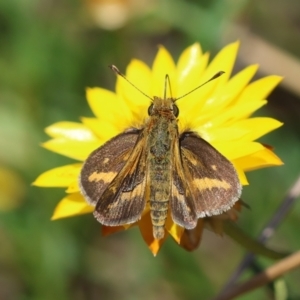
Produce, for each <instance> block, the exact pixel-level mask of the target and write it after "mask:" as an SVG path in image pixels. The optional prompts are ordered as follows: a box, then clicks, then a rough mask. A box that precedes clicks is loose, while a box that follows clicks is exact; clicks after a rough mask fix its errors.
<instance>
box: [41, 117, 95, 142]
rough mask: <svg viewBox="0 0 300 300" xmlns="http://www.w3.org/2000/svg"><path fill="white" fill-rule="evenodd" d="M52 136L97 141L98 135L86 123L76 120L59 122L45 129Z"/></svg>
mask: <svg viewBox="0 0 300 300" xmlns="http://www.w3.org/2000/svg"><path fill="white" fill-rule="evenodd" d="M45 131H46V133H47V134H48V135H49V136H51V137H52V138H66V139H69V140H74V141H83V142H84V141H95V140H97V137H96V136H95V135H94V134H93V132H92V131H91V130H90V129H89V128H88V127H86V126H85V125H84V124H81V123H76V122H66V121H65V122H57V123H55V124H52V125H50V126H48V127H47V128H46V129H45Z"/></svg>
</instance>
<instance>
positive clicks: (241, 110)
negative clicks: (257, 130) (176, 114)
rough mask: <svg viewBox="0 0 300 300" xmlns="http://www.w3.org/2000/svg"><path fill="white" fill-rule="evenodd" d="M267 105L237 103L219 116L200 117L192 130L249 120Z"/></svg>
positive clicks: (259, 102)
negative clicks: (198, 127)
mask: <svg viewBox="0 0 300 300" xmlns="http://www.w3.org/2000/svg"><path fill="white" fill-rule="evenodd" d="M266 103H267V101H266V100H258V101H251V102H247V103H244V102H242V103H237V104H236V105H235V106H230V107H228V108H227V109H226V111H223V112H222V113H219V114H218V115H215V116H214V115H213V114H206V115H203V116H201V117H199V118H198V119H195V120H194V121H193V125H192V126H191V128H197V126H204V127H207V128H209V127H217V126H221V125H222V126H224V125H225V124H226V125H230V124H232V123H234V122H236V121H237V120H242V119H244V118H248V117H249V116H250V115H251V114H252V113H253V112H255V111H256V110H258V109H259V108H260V107H262V106H263V105H265V104H266Z"/></svg>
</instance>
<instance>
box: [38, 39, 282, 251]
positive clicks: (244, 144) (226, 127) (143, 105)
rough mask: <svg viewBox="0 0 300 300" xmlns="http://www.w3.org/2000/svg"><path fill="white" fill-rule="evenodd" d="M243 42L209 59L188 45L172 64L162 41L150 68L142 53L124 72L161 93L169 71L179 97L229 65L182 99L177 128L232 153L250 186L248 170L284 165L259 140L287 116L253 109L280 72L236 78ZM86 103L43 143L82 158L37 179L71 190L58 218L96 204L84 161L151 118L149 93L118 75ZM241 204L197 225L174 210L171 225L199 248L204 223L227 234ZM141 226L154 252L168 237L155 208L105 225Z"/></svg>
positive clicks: (185, 243)
mask: <svg viewBox="0 0 300 300" xmlns="http://www.w3.org/2000/svg"><path fill="white" fill-rule="evenodd" d="M238 46H239V44H238V43H237V42H236V43H232V44H230V45H228V46H226V47H225V48H223V49H222V50H221V51H220V52H219V53H218V54H217V56H216V57H215V58H214V59H213V60H212V62H211V63H209V64H208V58H209V55H208V53H202V51H201V47H200V45H199V44H194V45H192V46H190V47H188V48H187V49H186V50H185V51H184V52H183V53H182V54H181V56H180V57H179V60H178V62H177V64H175V63H174V61H173V59H172V57H171V55H170V54H169V52H168V51H167V50H166V49H165V48H164V47H160V48H159V51H158V53H157V55H156V57H155V59H154V63H153V66H152V69H151V68H149V67H148V66H147V65H146V64H144V63H143V62H142V61H139V60H133V61H132V62H131V63H130V64H129V66H128V68H127V71H126V76H127V78H128V79H129V80H130V81H131V82H133V83H134V84H135V85H136V86H137V87H138V88H139V89H140V90H142V91H143V92H144V93H146V94H147V95H150V96H154V95H155V96H163V93H164V82H165V79H164V78H165V75H166V74H168V75H169V77H170V86H171V89H172V96H173V97H175V98H176V97H180V96H181V95H184V94H185V93H187V92H189V91H191V90H192V89H194V88H195V87H197V86H198V85H200V84H201V83H203V82H205V81H206V80H208V79H209V78H211V77H212V76H213V75H214V74H216V73H217V72H218V71H220V70H222V71H225V74H224V75H223V76H221V77H220V78H218V79H216V80H214V81H212V82H210V83H209V84H207V85H205V86H203V87H201V88H200V89H198V90H196V91H194V92H193V93H191V94H189V95H187V96H186V97H184V98H183V99H181V100H180V101H178V102H176V104H177V105H178V107H179V112H180V114H179V119H178V122H179V131H180V132H183V131H184V130H186V129H188V130H192V131H194V132H197V133H198V134H199V135H200V136H201V137H202V138H204V139H205V140H206V141H208V142H209V143H210V144H211V145H212V146H213V147H215V148H216V149H217V150H218V151H219V152H220V153H221V154H223V155H224V156H225V157H227V159H229V160H230V161H231V162H232V164H233V165H234V167H235V168H236V170H237V173H238V176H239V179H240V182H241V184H243V185H247V184H248V182H247V179H246V176H245V172H247V171H250V170H255V169H259V168H263V167H268V166H276V165H281V164H282V162H281V160H280V159H279V158H278V157H277V156H276V155H275V154H274V153H273V152H272V151H271V150H270V149H269V148H268V147H266V146H265V145H263V144H261V143H259V142H256V141H255V140H256V139H258V138H260V137H261V136H263V135H265V134H266V133H268V132H270V131H272V130H274V129H276V128H278V127H280V126H281V125H282V123H280V122H279V121H277V120H275V119H272V118H267V117H253V118H251V117H250V116H251V115H252V114H253V112H255V111H256V110H257V109H259V108H260V107H262V106H263V105H265V104H266V103H267V101H266V100H265V98H266V97H267V95H268V94H269V93H270V92H271V91H272V90H273V88H274V87H275V86H276V85H277V84H278V83H279V82H280V81H281V77H279V76H268V77H265V78H262V79H260V80H256V81H254V82H251V83H249V82H250V81H251V79H252V77H253V76H254V74H255V72H256V71H257V69H258V66H257V65H251V66H249V67H247V68H245V69H244V70H242V71H241V72H239V73H238V74H236V75H235V76H233V77H231V78H230V75H231V71H232V68H233V65H234V62H235V59H236V55H237V51H238ZM86 93H87V100H88V103H89V105H90V107H91V109H92V111H93V113H94V115H95V117H94V118H82V119H81V123H76V122H59V123H56V124H53V125H51V126H49V127H48V128H46V133H47V134H48V135H49V136H50V137H51V140H49V141H47V142H45V143H44V144H43V146H44V147H45V148H47V149H49V150H51V151H54V152H56V153H59V154H62V155H65V156H68V157H70V158H73V159H75V160H77V161H80V162H79V163H75V164H71V165H67V166H62V167H58V168H55V169H52V170H49V171H47V172H45V173H43V174H41V175H40V176H39V177H38V178H37V179H36V181H35V182H34V185H36V186H40V187H63V188H66V196H65V197H64V198H63V199H62V200H61V201H60V202H59V204H58V205H57V207H56V209H55V211H54V214H53V216H52V219H53V220H56V219H59V218H64V217H70V216H75V215H80V214H84V213H90V212H92V211H93V210H94V207H92V206H90V205H88V204H87V202H86V201H85V200H84V198H83V196H82V195H81V193H80V191H79V186H78V176H79V173H80V170H81V167H82V162H83V161H84V160H85V159H86V158H87V157H88V155H89V154H90V153H91V152H92V151H93V150H95V149H96V148H98V147H99V146H101V145H103V144H104V143H105V142H106V141H108V140H109V139H111V138H112V137H114V136H116V135H118V134H120V133H121V132H123V131H124V130H126V129H127V128H132V127H136V128H141V127H143V123H144V121H145V119H146V118H147V110H148V107H149V105H150V100H149V99H148V98H147V97H144V96H143V95H141V93H140V92H139V91H137V90H135V89H134V88H133V87H132V86H131V85H129V84H128V83H127V82H126V81H125V80H124V79H123V78H120V77H118V79H117V84H116V92H115V93H114V92H111V91H108V90H105V89H102V88H88V89H87V91H86ZM240 207H241V203H240V202H237V203H236V204H235V206H234V207H233V208H232V209H231V210H229V211H228V212H226V213H223V214H222V215H220V216H214V217H209V218H208V217H207V218H203V219H199V221H198V225H197V227H196V228H195V229H193V230H185V229H184V228H181V227H180V226H179V225H177V224H175V223H174V222H173V221H172V219H171V218H170V217H169V218H168V219H167V223H166V225H165V226H166V230H167V232H168V233H169V234H170V235H171V236H172V237H173V238H174V240H175V241H176V242H177V243H178V244H180V245H181V246H182V247H184V248H185V249H187V250H193V249H195V248H196V247H197V246H198V244H199V242H200V239H201V235H202V231H203V228H204V227H205V226H209V227H210V228H211V229H212V230H214V231H215V232H217V233H222V227H221V225H222V221H223V220H224V219H232V220H235V219H236V218H237V213H236V211H239V210H240ZM135 225H138V226H139V228H140V231H141V233H142V236H143V238H144V240H145V241H146V243H147V245H148V247H149V248H150V250H151V251H152V252H153V254H156V253H157V252H158V250H159V248H160V246H161V244H162V243H163V242H164V240H165V238H166V237H167V234H166V235H165V238H164V239H163V240H155V239H154V238H153V235H152V225H151V220H150V215H149V212H145V213H144V214H143V216H142V218H141V220H140V221H138V222H137V223H136V224H127V225H126V224H125V225H124V226H116V227H107V226H102V229H103V234H104V235H107V234H110V233H113V232H116V231H119V230H122V229H128V228H130V227H132V226H135Z"/></svg>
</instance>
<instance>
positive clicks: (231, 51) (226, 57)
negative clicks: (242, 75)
mask: <svg viewBox="0 0 300 300" xmlns="http://www.w3.org/2000/svg"><path fill="white" fill-rule="evenodd" d="M239 45H240V43H239V42H235V43H231V44H229V45H227V46H225V47H224V48H223V49H222V50H221V51H220V52H219V53H218V54H217V55H216V56H215V58H214V59H213V60H212V62H211V63H210V64H209V66H208V67H207V69H206V71H205V72H204V78H205V80H208V79H210V78H211V77H212V76H213V75H215V74H216V73H218V72H219V71H224V72H225V74H223V75H222V76H221V77H220V78H218V79H216V80H215V81H216V82H217V83H218V84H217V89H218V88H220V87H221V86H223V85H224V84H225V83H226V82H227V81H228V79H229V77H230V75H231V72H232V69H233V66H234V63H235V60H236V56H237V52H238V49H239ZM205 80H204V81H205Z"/></svg>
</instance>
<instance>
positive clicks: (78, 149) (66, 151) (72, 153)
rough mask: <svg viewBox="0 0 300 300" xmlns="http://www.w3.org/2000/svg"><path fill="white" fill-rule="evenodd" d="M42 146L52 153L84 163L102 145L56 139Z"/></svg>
mask: <svg viewBox="0 0 300 300" xmlns="http://www.w3.org/2000/svg"><path fill="white" fill-rule="evenodd" d="M42 146H43V147H44V148H46V149H48V150H50V151H53V152H56V153H59V154H61V155H65V156H67V157H70V158H73V159H77V160H80V161H83V160H85V159H86V158H87V157H88V156H89V154H90V153H91V152H92V151H93V150H95V149H97V148H98V147H99V146H100V143H99V142H79V141H70V140H66V139H64V138H56V139H52V140H50V141H48V142H45V143H43V144H42Z"/></svg>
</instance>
